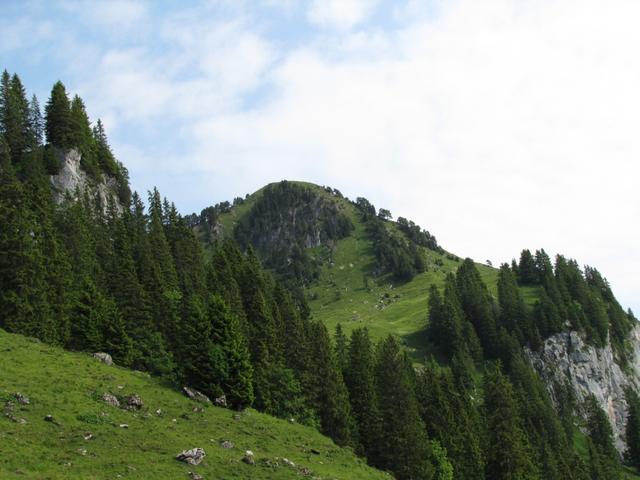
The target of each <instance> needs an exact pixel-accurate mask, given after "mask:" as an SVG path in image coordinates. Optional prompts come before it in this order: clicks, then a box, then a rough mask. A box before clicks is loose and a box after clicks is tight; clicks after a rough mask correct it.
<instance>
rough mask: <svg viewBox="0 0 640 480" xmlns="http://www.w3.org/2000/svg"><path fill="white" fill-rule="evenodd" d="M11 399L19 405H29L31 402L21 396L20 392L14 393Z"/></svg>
mask: <svg viewBox="0 0 640 480" xmlns="http://www.w3.org/2000/svg"><path fill="white" fill-rule="evenodd" d="M13 398H15V399H16V402H18V403H19V404H20V405H29V404H30V403H31V401H30V400H29V397H27V396H26V395H23V394H22V393H20V392H17V393H14V394H13Z"/></svg>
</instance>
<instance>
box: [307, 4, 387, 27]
mask: <svg viewBox="0 0 640 480" xmlns="http://www.w3.org/2000/svg"><path fill="white" fill-rule="evenodd" d="M377 3H378V1H377V0H312V1H311V4H310V6H309V10H308V13H307V16H308V18H309V21H310V22H312V23H314V24H316V25H319V26H321V27H328V28H335V29H338V30H348V29H350V28H352V27H354V26H356V25H358V24H359V23H361V22H363V21H364V20H366V19H367V17H369V15H371V14H372V13H373V10H374V9H375V7H376V4H377Z"/></svg>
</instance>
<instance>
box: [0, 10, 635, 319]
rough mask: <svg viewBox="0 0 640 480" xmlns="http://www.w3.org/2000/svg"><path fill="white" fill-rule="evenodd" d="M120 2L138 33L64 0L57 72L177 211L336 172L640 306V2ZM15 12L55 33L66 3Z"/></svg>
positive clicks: (504, 256) (486, 254)
mask: <svg viewBox="0 0 640 480" xmlns="http://www.w3.org/2000/svg"><path fill="white" fill-rule="evenodd" d="M92 4H93V2H92ZM75 5H81V4H80V3H78V4H75ZM127 5H129V7H124V8H123V9H122V10H120V11H119V12H117V15H124V16H125V17H126V19H124V20H122V19H121V21H122V22H126V20H127V19H137V20H136V21H137V22H139V23H140V24H142V25H143V26H144V25H146V27H144V28H142V29H141V30H140V31H139V32H138V33H136V34H135V35H132V36H124V37H122V36H115V37H114V36H113V35H111V34H109V33H108V32H104V29H102V27H99V28H97V30H96V31H103V36H98V37H94V36H86V31H85V30H86V25H84V24H83V25H82V27H81V26H79V25H76V24H73V23H68V18H67V17H65V18H64V22H67V23H64V26H65V28H66V30H67V31H68V33H67V34H66V35H67V36H66V37H65V40H64V42H65V44H69V42H70V41H75V42H76V43H77V44H83V41H84V47H83V48H82V49H79V48H76V49H73V48H68V49H60V48H58V50H59V53H57V55H58V56H56V58H57V59H59V60H58V61H59V62H60V68H61V70H62V71H61V72H55V73H54V74H53V77H54V79H55V78H57V77H59V76H61V75H63V74H64V73H66V72H70V76H71V78H69V79H67V83H68V84H70V86H71V88H72V90H78V91H80V92H81V94H82V95H83V96H84V97H85V100H86V103H87V105H88V108H89V110H90V112H91V113H93V115H94V116H102V117H105V118H106V119H107V125H108V127H109V132H110V135H111V139H112V142H113V144H114V147H115V149H116V153H117V154H118V155H119V156H120V158H121V159H122V160H123V161H124V162H125V163H127V164H128V165H130V166H131V173H132V179H133V182H134V187H136V188H138V189H140V190H145V189H146V188H148V187H150V186H151V185H153V184H157V185H158V186H159V187H160V188H161V191H163V192H164V193H165V194H167V195H168V196H170V197H171V198H172V199H174V200H176V202H177V204H178V205H179V206H181V207H182V208H183V209H184V210H187V211H188V210H199V209H200V208H202V207H204V206H205V205H208V204H211V203H215V202H216V201H220V200H223V199H230V198H233V197H234V196H236V195H239V194H244V193H246V192H248V191H252V190H253V189H255V188H258V187H260V186H262V185H263V184H264V183H266V182H269V181H276V180H280V179H282V178H300V179H306V180H310V181H315V182H318V183H324V184H329V185H332V186H335V187H337V188H339V189H341V190H342V191H343V192H345V193H347V194H348V195H350V196H355V195H365V196H367V197H369V198H370V199H371V200H372V201H373V202H374V203H376V204H379V205H378V206H384V207H387V208H390V209H391V210H392V212H393V213H396V214H402V215H404V216H408V217H410V218H413V219H415V220H416V221H417V222H418V223H420V224H421V225H423V226H425V227H427V228H429V229H430V230H431V231H432V233H434V234H436V235H437V236H438V238H439V239H440V241H441V243H442V244H443V245H444V246H445V247H446V248H448V249H450V250H452V251H454V252H456V253H459V254H463V255H470V256H473V257H474V258H476V259H477V260H480V261H482V260H484V259H485V258H490V259H491V260H493V261H494V262H496V261H497V262H499V261H505V260H510V257H511V256H512V255H517V254H518V252H519V250H520V249H521V248H524V247H528V248H537V247H541V246H542V247H545V248H546V249H547V250H548V251H551V252H565V253H568V254H570V255H572V256H575V257H577V258H578V259H579V260H581V261H584V262H588V263H590V264H593V265H595V266H598V267H600V268H601V270H602V271H603V272H604V273H605V274H606V275H608V277H609V279H610V280H611V281H612V283H613V285H614V288H615V290H616V292H619V293H620V296H621V297H622V299H623V301H624V303H625V304H626V305H632V306H635V307H636V309H640V290H638V288H637V286H636V281H635V278H632V276H633V274H632V273H631V272H634V271H635V270H637V269H638V267H640V251H638V249H637V245H638V244H640V227H638V225H637V219H638V217H639V215H640V202H638V200H637V198H636V196H637V195H636V194H635V193H634V192H635V190H636V185H635V183H636V179H637V178H638V176H639V174H640V166H639V165H638V163H637V162H635V159H636V158H638V157H639V156H640V140H639V138H640V137H638V136H637V132H636V131H635V129H636V123H637V112H638V111H640V94H639V93H638V88H637V85H639V84H640V62H639V61H638V60H637V52H636V51H635V50H636V45H638V44H639V43H640V30H638V29H637V27H636V24H635V23H636V22H635V19H637V18H640V5H639V4H637V3H635V2H629V1H625V0H617V1H614V2H613V4H612V5H610V8H607V9H603V8H602V6H601V4H600V3H599V2H596V1H592V0H585V1H577V0H569V1H565V2H553V1H543V2H534V1H516V0H492V1H489V2H477V1H474V0H455V1H453V2H439V1H435V2H415V1H413V0H409V1H407V2H401V3H398V2H382V1H380V2H374V1H355V0H354V1H350V0H342V1H331V0H325V1H322V2H314V1H310V2H307V3H305V4H304V5H303V6H302V7H301V6H300V5H301V4H300V3H299V2H286V1H285V2H282V3H281V2H278V1H276V2H274V1H273V0H265V1H263V2H259V3H255V2H228V1H225V0H218V1H214V2H210V3H208V4H202V5H200V4H199V5H197V6H192V5H191V6H189V7H188V8H186V7H185V8H182V7H179V8H178V7H176V8H174V9H173V10H172V11H171V12H170V13H168V12H166V11H161V9H158V8H157V7H155V8H151V6H152V5H154V4H145V3H141V4H138V3H131V4H129V2H127ZM203 5H204V6H203ZM127 8H131V9H132V10H129V14H126V13H123V12H126V9H127ZM136 9H138V10H136ZM381 9H384V11H386V12H391V15H392V17H393V18H392V20H393V22H391V23H389V25H386V26H385V24H384V22H382V23H381V22H380V21H379V20H380V19H379V18H378V19H377V20H375V19H376V15H377V14H378V13H379V12H380V11H381ZM136 12H137V13H136ZM87 15H89V14H88V13H87ZM109 15H110V14H109V13H108V12H107V13H105V14H104V16H103V19H102V20H104V23H103V25H105V26H106V25H108V24H109V22H111V21H112V20H109ZM117 15H116V13H113V17H112V18H113V19H114V20H113V21H115V22H118V20H117V18H118V17H117ZM87 18H89V17H87ZM14 20H15V22H14V23H15V24H16V25H19V24H20V22H22V21H24V22H26V21H29V22H30V24H33V25H36V24H37V25H41V27H40V28H41V29H42V30H41V31H42V35H44V36H40V37H39V38H40V39H39V40H38V43H42V42H44V41H45V38H46V41H47V42H49V45H50V48H51V49H52V50H53V49H54V48H55V47H56V46H57V42H59V40H58V37H55V36H54V37H53V38H52V37H49V36H47V35H49V34H48V33H47V32H50V31H51V30H53V31H59V30H60V29H61V27H62V24H59V23H56V22H60V21H62V20H61V19H56V18H50V19H49V18H46V19H45V18H42V19H40V20H41V21H39V22H36V21H35V20H32V19H27V20H25V19H17V20H16V19H14ZM87 21H89V22H100V19H99V18H93V19H89V20H87ZM131 25H134V27H132V28H134V29H135V25H136V23H135V22H133V20H132V23H131ZM114 28H115V27H114ZM101 29H102V30H101ZM282 29H288V30H287V32H289V33H288V34H287V35H283V34H282V31H281V30H282ZM107 30H108V28H107ZM24 31H25V29H24V28H22V29H18V30H16V32H14V34H12V35H13V38H19V35H21V34H20V33H19V32H24ZM0 35H5V36H6V35H7V34H6V33H1V32H0ZM6 38H11V37H6ZM283 39H284V40H283ZM87 44H88V45H87ZM25 45H29V44H28V43H27V44H25ZM0 48H2V47H0ZM8 48H11V49H13V50H16V49H18V50H20V49H21V48H28V47H21V46H20V43H19V42H18V41H14V42H13V43H12V44H10V46H9V47H8ZM23 51H26V50H23ZM79 55H80V56H82V61H77V57H78V56H79ZM71 66H73V68H71ZM26 83H27V84H29V82H28V81H27V82H26ZM185 185H189V186H190V187H189V188H185Z"/></svg>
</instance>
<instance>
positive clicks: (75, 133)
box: [67, 95, 100, 179]
mask: <svg viewBox="0 0 640 480" xmlns="http://www.w3.org/2000/svg"><path fill="white" fill-rule="evenodd" d="M67 140H68V143H69V146H73V147H76V148H77V149H78V150H79V151H80V154H81V155H82V157H81V161H80V163H81V165H82V167H83V168H84V170H85V172H87V173H88V174H89V175H90V176H92V177H93V178H96V179H99V178H100V167H99V165H98V162H97V160H96V146H95V142H94V139H93V132H92V131H91V124H90V122H89V115H88V114H87V111H86V109H85V106H84V102H83V101H82V99H81V98H80V97H79V96H78V95H75V96H74V97H73V100H71V113H70V117H69V135H68V138H67Z"/></svg>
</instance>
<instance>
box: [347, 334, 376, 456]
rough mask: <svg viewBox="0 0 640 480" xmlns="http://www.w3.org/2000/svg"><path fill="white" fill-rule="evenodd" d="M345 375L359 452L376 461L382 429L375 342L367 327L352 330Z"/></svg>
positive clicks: (357, 450)
mask: <svg viewBox="0 0 640 480" xmlns="http://www.w3.org/2000/svg"><path fill="white" fill-rule="evenodd" d="M344 379H345V383H346V385H347V389H348V390H349V400H350V403H351V412H352V414H353V418H354V420H355V424H356V426H357V429H356V432H355V435H354V438H355V439H356V452H357V453H359V454H360V455H364V456H366V457H367V459H368V460H369V462H370V463H372V464H375V463H376V462H377V460H378V455H379V449H378V445H379V442H380V438H381V436H382V429H381V418H380V413H379V411H378V404H377V396H376V390H375V378H374V352H373V345H372V344H371V340H370V339H369V332H368V331H367V329H365V328H358V329H355V330H353V331H352V332H351V340H350V342H349V348H348V352H347V362H346V367H345V376H344Z"/></svg>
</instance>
